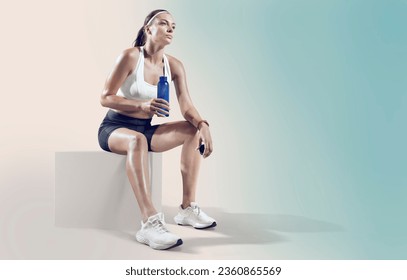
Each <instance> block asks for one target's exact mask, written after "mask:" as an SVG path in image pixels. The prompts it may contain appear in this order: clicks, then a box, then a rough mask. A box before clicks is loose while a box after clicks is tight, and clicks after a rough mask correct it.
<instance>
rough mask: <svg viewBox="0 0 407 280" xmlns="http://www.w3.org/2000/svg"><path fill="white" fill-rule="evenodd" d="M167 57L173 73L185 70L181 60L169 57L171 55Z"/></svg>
mask: <svg viewBox="0 0 407 280" xmlns="http://www.w3.org/2000/svg"><path fill="white" fill-rule="evenodd" d="M165 55H166V56H167V59H168V63H169V64H170V67H171V71H174V70H181V69H183V68H184V66H183V64H182V62H181V60H179V59H177V58H175V57H174V56H172V55H169V54H165Z"/></svg>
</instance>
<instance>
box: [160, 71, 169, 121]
mask: <svg viewBox="0 0 407 280" xmlns="http://www.w3.org/2000/svg"><path fill="white" fill-rule="evenodd" d="M157 98H162V99H165V100H167V102H170V84H169V83H168V81H167V77H166V76H160V81H159V82H158V85H157ZM164 110H165V111H167V112H168V110H166V109H164ZM165 116H166V117H168V116H169V114H166V115H165Z"/></svg>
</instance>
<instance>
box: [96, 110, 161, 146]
mask: <svg viewBox="0 0 407 280" xmlns="http://www.w3.org/2000/svg"><path fill="white" fill-rule="evenodd" d="M151 120H152V119H138V118H133V117H129V116H125V115H123V114H120V113H117V112H115V111H113V110H109V111H108V112H107V114H106V117H105V118H104V119H103V121H102V123H101V124H100V127H99V133H98V139H99V145H100V147H101V148H102V149H103V150H105V151H107V152H111V150H110V149H109V145H108V139H109V136H110V134H112V132H113V131H114V130H116V129H118V128H122V127H124V128H128V129H131V130H135V131H138V132H140V133H142V134H144V136H146V138H147V143H148V150H149V151H151V138H152V137H153V134H154V132H155V130H156V129H157V128H158V127H159V126H160V125H153V126H152V125H151Z"/></svg>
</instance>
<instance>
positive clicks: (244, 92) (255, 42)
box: [0, 0, 407, 259]
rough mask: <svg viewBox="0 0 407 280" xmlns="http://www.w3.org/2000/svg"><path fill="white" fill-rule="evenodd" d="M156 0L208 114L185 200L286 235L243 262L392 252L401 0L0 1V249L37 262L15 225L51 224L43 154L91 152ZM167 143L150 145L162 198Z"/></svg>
mask: <svg viewBox="0 0 407 280" xmlns="http://www.w3.org/2000/svg"><path fill="white" fill-rule="evenodd" d="M156 8H166V9H168V10H169V11H171V12H172V14H173V16H174V19H175V21H176V23H177V29H176V31H175V38H174V41H173V44H172V45H171V46H169V47H168V48H167V51H166V52H167V53H169V54H172V55H174V56H175V57H177V58H179V59H180V60H181V61H182V62H183V63H184V66H185V68H186V71H187V77H188V84H189V89H190V94H191V96H192V99H193V101H194V104H195V105H196V107H197V108H198V110H199V112H200V113H201V115H202V116H204V117H205V118H206V119H208V121H209V122H210V124H211V132H212V136H213V139H214V145H215V151H214V153H213V155H212V156H211V157H210V158H208V159H206V160H204V161H203V164H202V172H201V177H200V181H199V182H200V189H199V193H198V195H199V197H200V199H199V201H200V204H202V205H206V206H207V207H213V208H214V209H215V208H217V209H223V210H222V211H223V212H224V213H246V214H241V215H240V217H242V220H245V219H250V217H251V218H253V217H266V220H267V221H266V222H265V224H266V225H267V227H268V228H267V230H268V231H271V232H275V233H276V234H277V233H278V234H279V235H280V236H285V238H286V239H290V240H291V241H292V242H291V243H290V244H291V247H284V246H282V245H281V244H278V245H276V246H275V247H267V248H268V249H267V250H270V252H269V253H267V252H264V251H262V252H260V250H261V249H258V250H259V252H258V255H256V252H254V251H252V252H251V255H250V257H251V258H256V257H262V258H288V259H309V258H318V259H324V258H331V259H337V258H344V259H360V258H362V259H406V258H407V253H406V252H407V242H406V241H407V240H406V238H407V237H406V236H407V225H406V222H405V213H406V211H407V203H406V195H407V190H406V183H407V176H406V173H407V172H406V166H407V160H406V158H407V152H406V148H405V143H407V132H406V120H407V98H406V96H407V94H406V91H407V79H406V78H405V73H406V70H407V51H406V50H407V29H406V28H405V27H406V26H407V17H406V14H407V1H405V0H398V1H397V0H390V1H384V0H383V1H362V0H356V1H339V0H330V1H323V0H319V1H318V0H308V1H302V0H284V1H282V0H279V1H277V0H275V1H265V0H263V1H261V0H256V1H232V0H226V1H215V0H209V1H187V0H182V1H171V2H170V1H130V0H123V1H112V0H111V1H96V0H86V1H82V0H74V1H51V0H38V1H35V2H32V1H28V0H23V1H19V2H8V3H7V4H6V3H5V2H4V1H3V2H1V4H0V30H1V34H2V46H1V50H2V51H1V52H0V61H1V63H0V71H1V80H2V83H1V89H2V95H1V100H2V101H1V104H2V108H1V110H0V120H1V121H0V129H1V145H0V170H1V171H0V172H1V173H0V252H1V253H0V257H1V258H3V259H4V258H6V259H7V258H37V257H39V256H43V255H41V254H40V253H39V251H38V254H36V252H35V251H30V252H28V251H27V252H26V251H24V249H23V248H22V247H21V246H23V245H21V244H25V243H24V242H26V243H27V244H31V243H32V242H35V237H38V238H41V237H40V236H39V234H38V236H34V237H30V238H33V239H27V237H26V235H28V234H30V233H29V232H25V233H23V232H22V231H19V228H20V227H21V224H23V223H25V221H27V220H30V221H34V222H32V223H31V225H32V226H33V228H31V229H30V230H31V231H34V232H35V228H36V227H42V226H44V225H45V224H47V225H48V224H49V223H52V219H51V218H52V213H53V212H52V211H53V191H54V178H55V177H54V153H55V152H56V151H72V150H75V151H76V150H99V147H98V144H97V136H96V134H97V129H98V125H99V123H100V121H101V119H102V118H103V116H104V114H105V112H106V109H104V108H102V107H101V106H100V105H99V95H100V93H101V90H102V88H103V84H104V81H105V78H106V77H107V75H108V74H109V72H110V70H111V69H112V66H113V64H114V61H115V59H116V57H117V56H118V54H119V53H120V52H121V51H122V50H123V49H125V48H128V47H129V46H130V45H131V43H132V41H133V40H134V38H135V36H136V34H137V31H138V29H139V28H140V26H141V24H142V22H143V20H144V17H145V16H146V15H147V13H148V12H149V11H151V10H153V9H156ZM172 89H173V88H172ZM171 98H172V104H173V105H172V108H173V110H172V116H171V118H170V119H171V120H172V119H179V118H180V114H179V111H178V112H177V109H176V106H175V104H176V103H175V102H174V101H175V97H174V90H172V96H171ZM158 121H162V120H161V119H160V120H158ZM179 153H180V149H175V150H173V151H170V152H168V153H165V154H164V171H163V176H164V181H165V183H164V186H163V192H164V193H163V195H164V197H163V203H164V204H165V205H177V203H179V199H180V196H181V180H180V175H179V170H178V165H177V164H174V163H175V162H176V163H178V162H179ZM40 213H42V214H44V213H50V214H49V215H50V216H49V220H46V221H42V220H41V217H40ZM255 213H261V215H260V216H255ZM249 214H250V215H249ZM252 214H253V215H252ZM47 217H48V216H47ZM233 217H235V219H236V220H235V221H236V223H241V222H242V221H241V220H239V219H238V217H239V214H236V215H235V216H233ZM270 217H271V218H270ZM254 219H255V221H256V222H258V223H259V225H260V226H261V224H262V221H261V219H257V218H254ZM35 221H38V223H37V222H35ZM309 221H314V224H315V223H320V224H322V223H325V225H329V226H327V227H328V228H331V229H334V230H332V231H333V233H331V234H327V233H326V232H324V230H318V229H316V228H315V227H312V226H309V225H310V223H309ZM242 223H243V222H242ZM271 224H273V225H271ZM276 224H278V225H279V226H276ZM327 227H325V229H326V228H327ZM30 230H29V231H30ZM325 231H326V230H325ZM328 231H329V230H328ZM253 238H256V236H254V237H253ZM27 240H28V241H27ZM301 240H302V241H303V242H302V243H301V242H300V241H301ZM43 242H45V241H43ZM53 242H54V243H55V244H57V243H58V241H57V240H54V241H53ZM296 242H297V243H296ZM55 244H54V245H55ZM27 246H28V245H27ZM55 246H57V245H55ZM287 246H288V245H287ZM256 250H257V249H256ZM236 252H237V253H236V254H237V255H236V256H237V257H242V258H244V257H245V255H244V254H245V252H244V250H241V251H240V250H236ZM317 252H319V253H317ZM239 253H240V254H241V255H239ZM95 256H98V255H97V253H95ZM59 257H61V256H59ZM246 257H247V255H246ZM46 258H52V256H49V255H46Z"/></svg>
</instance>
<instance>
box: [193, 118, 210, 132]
mask: <svg viewBox="0 0 407 280" xmlns="http://www.w3.org/2000/svg"><path fill="white" fill-rule="evenodd" d="M202 123H206V125H207V126H209V123H208V121H207V120H201V121H199V122H198V125H197V126H196V127H197V128H198V130H200V128H199V127H200V125H201V124H202Z"/></svg>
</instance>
